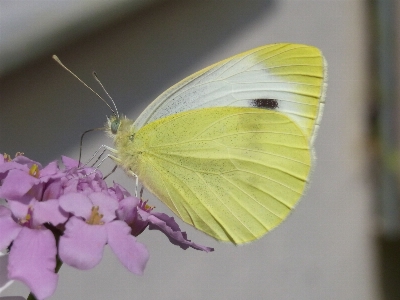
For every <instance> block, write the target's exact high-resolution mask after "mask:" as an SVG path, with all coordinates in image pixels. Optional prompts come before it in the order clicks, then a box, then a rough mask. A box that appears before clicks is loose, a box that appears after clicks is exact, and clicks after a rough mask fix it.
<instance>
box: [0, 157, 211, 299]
mask: <svg viewBox="0 0 400 300" xmlns="http://www.w3.org/2000/svg"><path fill="white" fill-rule="evenodd" d="M62 161H63V164H64V166H65V169H64V170H61V169H59V167H58V165H57V162H51V163H50V164H48V165H47V166H45V167H42V166H41V165H40V164H39V163H37V162H35V161H32V160H30V159H28V158H26V157H24V156H22V155H17V156H16V157H15V158H14V159H11V158H10V157H9V156H6V155H4V156H3V155H0V198H3V199H5V200H6V204H5V205H4V204H0V250H3V249H8V250H9V256H8V265H7V269H8V272H7V278H6V279H4V278H3V281H4V283H5V282H7V281H8V280H10V279H15V280H19V281H22V282H23V283H25V284H26V285H27V286H28V287H29V288H30V289H31V291H32V293H33V294H34V295H35V296H36V298H37V299H44V298H47V297H49V296H51V295H52V294H53V293H54V291H55V289H56V286H57V281H58V275H57V274H56V273H55V268H56V263H57V259H58V257H57V253H58V256H59V258H60V259H61V261H62V262H64V263H66V264H68V265H70V266H73V267H75V268H78V269H81V270H87V269H90V268H93V267H95V266H96V265H97V264H98V263H99V262H100V261H101V258H102V255H103V250H104V246H105V245H106V244H108V245H109V246H110V247H111V249H112V251H113V252H114V253H115V255H116V256H117V257H118V259H119V261H120V262H121V263H122V264H123V265H124V266H125V267H126V268H127V269H128V270H129V271H131V272H132V273H135V274H143V271H144V269H145V266H146V263H147V261H148V259H149V253H148V251H147V249H146V247H145V246H144V245H143V244H141V243H139V242H138V241H137V239H136V237H137V236H138V235H139V234H141V233H142V232H143V231H144V230H145V229H146V228H147V227H149V229H157V230H160V231H162V232H163V233H164V234H165V235H167V237H168V239H169V240H170V242H171V243H173V244H175V245H178V246H180V247H181V248H182V249H187V248H189V247H191V248H194V249H198V250H202V251H206V252H210V251H213V249H212V248H208V247H204V246H201V245H198V244H195V243H193V242H191V241H190V240H188V239H187V236H186V233H185V232H181V231H180V229H179V226H178V224H177V223H176V222H175V221H174V219H173V218H171V217H169V216H167V215H165V214H161V213H156V212H153V208H152V207H150V206H148V205H147V202H143V201H142V200H141V199H138V198H136V197H132V196H131V195H130V194H129V192H128V191H127V190H125V189H124V188H123V187H121V186H120V185H118V184H116V183H114V186H113V187H110V188H109V187H107V184H106V183H105V181H104V180H103V176H102V174H101V172H99V171H98V170H96V169H93V168H89V167H78V162H77V161H75V160H73V159H71V158H68V157H62ZM56 241H59V242H58V246H57V243H56ZM0 267H1V266H0ZM4 274H5V272H4V268H3V269H1V270H0V284H1V275H3V277H4Z"/></svg>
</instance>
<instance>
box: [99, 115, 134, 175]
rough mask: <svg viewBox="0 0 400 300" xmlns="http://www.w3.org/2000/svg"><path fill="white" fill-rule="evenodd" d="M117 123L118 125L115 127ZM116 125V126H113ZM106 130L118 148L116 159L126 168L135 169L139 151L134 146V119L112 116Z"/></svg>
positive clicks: (116, 148)
mask: <svg viewBox="0 0 400 300" xmlns="http://www.w3.org/2000/svg"><path fill="white" fill-rule="evenodd" d="M115 124H117V125H118V126H117V127H115ZM113 125H114V128H113V127H112V126H113ZM106 132H107V133H108V135H109V136H110V137H112V138H113V139H114V146H115V150H117V153H116V156H117V158H118V161H116V162H117V163H118V164H119V165H120V166H121V167H122V168H124V169H125V170H132V171H134V170H135V169H136V168H135V165H136V161H137V151H135V147H134V146H133V145H134V143H133V141H134V139H135V130H134V127H133V121H132V120H131V119H128V118H126V117H125V116H123V117H120V118H118V117H116V116H112V117H110V118H109V119H108V120H107V124H106Z"/></svg>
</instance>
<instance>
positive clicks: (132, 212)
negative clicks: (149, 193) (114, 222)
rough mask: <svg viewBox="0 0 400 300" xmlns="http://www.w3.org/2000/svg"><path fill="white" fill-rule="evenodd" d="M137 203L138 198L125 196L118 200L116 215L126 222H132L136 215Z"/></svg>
mask: <svg viewBox="0 0 400 300" xmlns="http://www.w3.org/2000/svg"><path fill="white" fill-rule="evenodd" d="M138 205H139V199H138V198H136V197H126V198H124V199H122V200H121V201H120V202H119V205H118V210H117V216H118V219H119V220H122V221H125V222H126V223H128V224H131V223H133V221H135V219H136V216H137V210H136V207H137V206H138Z"/></svg>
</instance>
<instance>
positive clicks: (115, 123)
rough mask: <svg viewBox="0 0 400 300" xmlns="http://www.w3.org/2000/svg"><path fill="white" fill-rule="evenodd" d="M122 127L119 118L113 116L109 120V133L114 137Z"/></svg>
mask: <svg viewBox="0 0 400 300" xmlns="http://www.w3.org/2000/svg"><path fill="white" fill-rule="evenodd" d="M120 126H121V119H120V118H119V117H118V116H116V115H112V116H111V117H110V118H107V124H106V127H107V128H108V131H109V132H110V133H111V134H112V135H116V134H117V132H118V129H119V127H120Z"/></svg>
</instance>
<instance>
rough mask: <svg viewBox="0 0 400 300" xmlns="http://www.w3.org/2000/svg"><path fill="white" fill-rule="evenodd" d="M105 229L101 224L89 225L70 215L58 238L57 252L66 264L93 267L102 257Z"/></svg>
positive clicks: (79, 267)
mask: <svg viewBox="0 0 400 300" xmlns="http://www.w3.org/2000/svg"><path fill="white" fill-rule="evenodd" d="M106 242H107V230H106V228H105V226H103V225H89V224H87V223H86V222H84V221H82V220H81V219H79V218H76V217H71V218H70V219H69V221H68V222H67V224H66V228H65V232H64V235H63V236H61V238H60V243H59V250H58V253H59V255H60V258H61V260H62V261H63V262H65V263H66V264H68V265H70V266H72V267H75V268H77V269H80V270H88V269H91V268H93V267H95V266H96V265H97V264H98V263H99V262H100V261H101V258H102V257H103V249H104V245H105V244H106Z"/></svg>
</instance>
